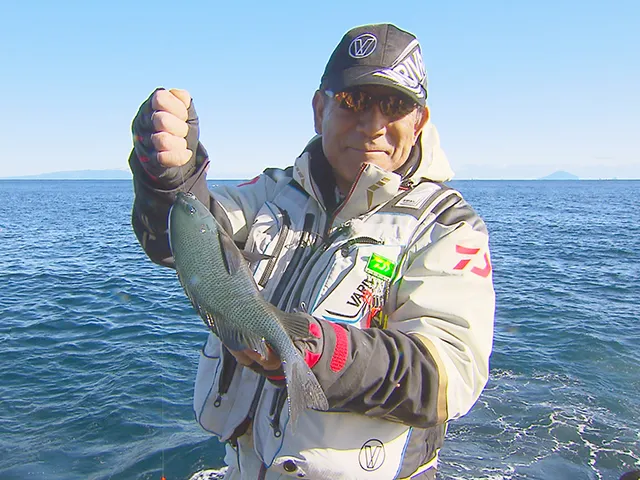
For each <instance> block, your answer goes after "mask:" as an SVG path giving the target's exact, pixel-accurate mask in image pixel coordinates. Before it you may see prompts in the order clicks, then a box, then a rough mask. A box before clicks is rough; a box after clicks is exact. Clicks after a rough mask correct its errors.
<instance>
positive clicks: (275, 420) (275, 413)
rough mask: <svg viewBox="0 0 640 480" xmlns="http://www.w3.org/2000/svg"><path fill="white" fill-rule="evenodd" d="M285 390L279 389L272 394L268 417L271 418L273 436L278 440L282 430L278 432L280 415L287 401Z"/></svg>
mask: <svg viewBox="0 0 640 480" xmlns="http://www.w3.org/2000/svg"><path fill="white" fill-rule="evenodd" d="M286 392H287V390H286V389H285V388H280V389H278V390H276V391H275V392H274V394H273V399H272V400H271V408H270V409H269V415H270V416H271V428H272V429H273V436H274V437H276V438H280V436H281V435H282V430H280V415H281V414H282V409H283V408H284V405H285V403H286V401H287V394H286Z"/></svg>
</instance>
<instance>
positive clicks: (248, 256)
mask: <svg viewBox="0 0 640 480" xmlns="http://www.w3.org/2000/svg"><path fill="white" fill-rule="evenodd" d="M240 254H241V255H242V257H243V258H244V259H245V260H246V261H247V262H249V263H257V262H261V261H262V260H271V259H272V258H273V255H267V254H266V253H258V252H247V251H246V250H240Z"/></svg>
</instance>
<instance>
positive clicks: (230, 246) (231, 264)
mask: <svg viewBox="0 0 640 480" xmlns="http://www.w3.org/2000/svg"><path fill="white" fill-rule="evenodd" d="M218 241H219V242H220V250H221V251H222V260H223V261H224V266H225V267H226V269H227V273H229V274H230V275H234V274H235V273H236V272H237V271H238V270H240V267H242V261H243V258H242V255H238V253H240V249H239V248H238V246H237V245H236V244H235V242H234V241H233V239H232V238H231V237H230V236H229V234H228V233H227V232H225V231H224V230H223V229H222V228H218Z"/></svg>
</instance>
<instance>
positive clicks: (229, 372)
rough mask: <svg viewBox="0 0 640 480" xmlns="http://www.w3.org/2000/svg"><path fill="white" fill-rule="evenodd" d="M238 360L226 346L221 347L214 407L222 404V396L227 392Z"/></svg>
mask: <svg viewBox="0 0 640 480" xmlns="http://www.w3.org/2000/svg"><path fill="white" fill-rule="evenodd" d="M237 365H238V362H237V361H236V359H235V357H234V356H233V355H231V353H229V351H228V350H227V349H226V348H223V349H222V371H221V372H220V381H219V382H218V395H217V396H216V399H215V400H214V401H213V406H214V407H216V408H217V407H219V406H220V405H221V404H222V396H223V395H224V394H225V393H227V391H228V390H229V387H230V386H231V381H232V380H233V375H234V373H235V371H236V366H237Z"/></svg>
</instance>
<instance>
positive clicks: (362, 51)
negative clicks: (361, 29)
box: [349, 33, 378, 58]
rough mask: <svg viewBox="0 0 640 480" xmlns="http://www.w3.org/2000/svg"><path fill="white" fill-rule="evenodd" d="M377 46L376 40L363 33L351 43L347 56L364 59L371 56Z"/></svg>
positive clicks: (370, 35)
mask: <svg viewBox="0 0 640 480" xmlns="http://www.w3.org/2000/svg"><path fill="white" fill-rule="evenodd" d="M376 45H378V39H377V38H376V37H375V36H374V35H372V34H370V33H363V34H362V35H358V36H357V37H356V38H354V39H353V40H352V41H351V44H350V45H349V55H351V57H353V58H365V57H368V56H369V55H371V54H372V53H373V52H374V50H375V49H376Z"/></svg>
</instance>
